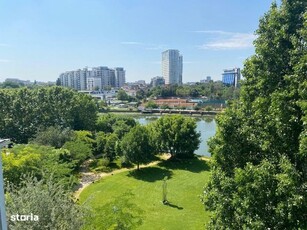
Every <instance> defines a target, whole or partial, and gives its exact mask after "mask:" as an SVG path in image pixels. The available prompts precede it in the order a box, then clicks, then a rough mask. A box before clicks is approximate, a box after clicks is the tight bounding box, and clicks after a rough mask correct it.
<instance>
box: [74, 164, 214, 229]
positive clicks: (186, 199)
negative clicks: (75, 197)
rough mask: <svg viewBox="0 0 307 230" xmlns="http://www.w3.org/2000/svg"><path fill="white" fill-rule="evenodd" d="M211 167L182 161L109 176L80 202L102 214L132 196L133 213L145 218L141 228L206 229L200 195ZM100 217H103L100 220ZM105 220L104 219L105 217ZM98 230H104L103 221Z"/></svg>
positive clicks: (82, 195) (205, 214)
mask: <svg viewBox="0 0 307 230" xmlns="http://www.w3.org/2000/svg"><path fill="white" fill-rule="evenodd" d="M165 176H167V177H169V179H168V181H167V191H168V193H167V200H168V201H169V205H163V204H162V202H161V201H162V184H163V178H164V177H165ZM208 176H209V166H208V164H207V162H206V161H204V160H201V159H191V160H186V161H181V162H172V161H163V162H161V163H159V164H158V165H156V166H151V167H147V168H143V169H141V170H140V171H139V172H138V171H136V170H134V171H131V172H122V173H118V174H115V175H113V176H108V177H106V178H103V179H101V180H100V181H98V182H96V183H94V184H91V185H90V186H89V187H87V188H86V189H85V190H84V191H83V192H82V193H81V195H80V202H81V203H86V204H87V205H88V206H89V207H90V208H91V209H94V210H96V211H97V212H100V213H101V208H102V206H104V205H105V204H107V203H110V202H114V199H115V198H116V199H121V198H120V197H123V198H124V197H125V195H124V194H125V193H127V192H129V193H132V196H129V202H130V203H131V204H134V205H132V209H131V210H130V212H132V213H134V209H135V206H136V207H137V208H136V209H135V210H137V209H138V210H141V212H137V211H135V215H136V216H139V218H140V219H142V224H141V225H139V226H138V227H137V229H149V230H152V229H155V230H156V229H157V230H159V229H166V230H171V229H174V230H178V229H184V230H188V229H191V230H198V229H204V224H205V223H206V222H207V221H208V219H209V213H208V212H205V211H204V207H203V205H202V203H201V201H200V198H199V195H201V194H202V191H203V186H204V184H205V183H206V181H207V180H208ZM96 218H99V216H98V217H96ZM102 219H103V218H102ZM93 222H95V223H96V222H97V223H99V224H97V226H94V227H95V229H103V227H102V225H101V224H103V223H102V222H101V221H100V222H99V220H96V219H95V217H93Z"/></svg>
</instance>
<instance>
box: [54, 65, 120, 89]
mask: <svg viewBox="0 0 307 230" xmlns="http://www.w3.org/2000/svg"><path fill="white" fill-rule="evenodd" d="M125 73H126V71H125V70H124V68H122V67H115V68H114V69H110V68H108V67H106V66H98V67H93V68H91V69H89V68H87V67H86V68H84V69H82V70H81V69H78V70H75V71H67V72H65V73H61V74H60V76H59V79H60V82H61V85H62V86H65V87H70V88H73V89H76V90H96V89H99V90H102V89H103V88H104V87H106V86H110V87H118V88H119V87H122V86H123V85H124V84H125V83H126V78H125Z"/></svg>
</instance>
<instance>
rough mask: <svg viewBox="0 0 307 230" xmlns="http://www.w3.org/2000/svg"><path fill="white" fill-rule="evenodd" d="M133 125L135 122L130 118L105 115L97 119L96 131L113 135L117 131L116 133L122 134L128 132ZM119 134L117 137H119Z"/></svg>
mask: <svg viewBox="0 0 307 230" xmlns="http://www.w3.org/2000/svg"><path fill="white" fill-rule="evenodd" d="M135 125H136V121H135V120H134V119H133V118H132V117H127V116H120V115H114V114H105V115H102V116H100V117H99V118H98V120H97V123H96V131H98V132H99V131H102V132H104V133H113V132H115V131H116V130H117V131H116V132H118V133H121V134H122V133H124V132H126V131H128V129H130V128H132V127H134V126H135ZM119 129H123V130H124V131H122V130H121V131H120V130H119ZM121 134H120V135H119V136H121ZM121 137H122V136H121Z"/></svg>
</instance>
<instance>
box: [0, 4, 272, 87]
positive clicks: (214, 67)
mask: <svg viewBox="0 0 307 230" xmlns="http://www.w3.org/2000/svg"><path fill="white" fill-rule="evenodd" d="M271 2H272V1H271V0H264V1H263V2H262V4H259V3H258V2H246V1H243V0H234V1H231V2H229V1H226V0H221V1H219V2H218V3H212V2H211V1H200V0H193V1H189V2H186V1H168V2H165V1H161V0H158V1H150V0H146V1H139V0H132V1H129V2H126V1H122V0H121V1H116V2H114V1H103V2H102V1H96V0H90V1H82V0H74V1H72V0H67V1H42V2H39V3H38V2H37V1H34V0H30V1H27V2H22V1H20V2H16V1H3V2H1V3H0V28H1V30H0V81H4V79H5V78H19V79H23V80H31V81H33V80H37V81H55V80H56V78H57V77H58V75H59V74H60V73H62V72H64V71H66V70H69V69H78V68H80V66H81V67H82V66H89V67H93V66H101V65H103V66H123V67H124V68H125V70H126V81H127V82H133V81H137V80H140V79H143V80H146V82H149V81H150V79H151V78H153V77H155V76H159V75H161V52H162V51H164V50H167V49H177V50H180V52H181V53H182V54H183V55H184V62H183V65H184V68H183V79H182V80H183V82H193V81H200V80H201V79H204V78H205V77H206V76H212V79H213V80H221V75H222V72H223V69H227V68H234V67H238V68H242V67H243V61H244V60H245V59H246V58H247V57H249V56H250V55H252V54H253V53H254V48H253V45H252V41H253V40H254V39H255V36H254V35H253V33H254V31H255V30H256V29H257V25H258V22H259V19H260V17H261V16H263V14H264V13H265V12H266V11H267V9H268V7H269V6H270V4H271ZM71 9H73V10H71Z"/></svg>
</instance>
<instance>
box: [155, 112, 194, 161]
mask: <svg viewBox="0 0 307 230" xmlns="http://www.w3.org/2000/svg"><path fill="white" fill-rule="evenodd" d="M150 130H151V136H152V140H153V142H154V143H155V145H156V148H157V149H158V150H159V152H161V153H165V152H167V153H170V154H171V156H172V157H191V156H193V154H194V151H195V150H196V149H198V146H199V144H200V133H198V132H197V131H196V122H195V120H194V119H192V118H189V117H184V116H182V115H175V116H163V117H161V118H159V119H158V120H157V121H155V122H153V123H152V124H151V125H150Z"/></svg>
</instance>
